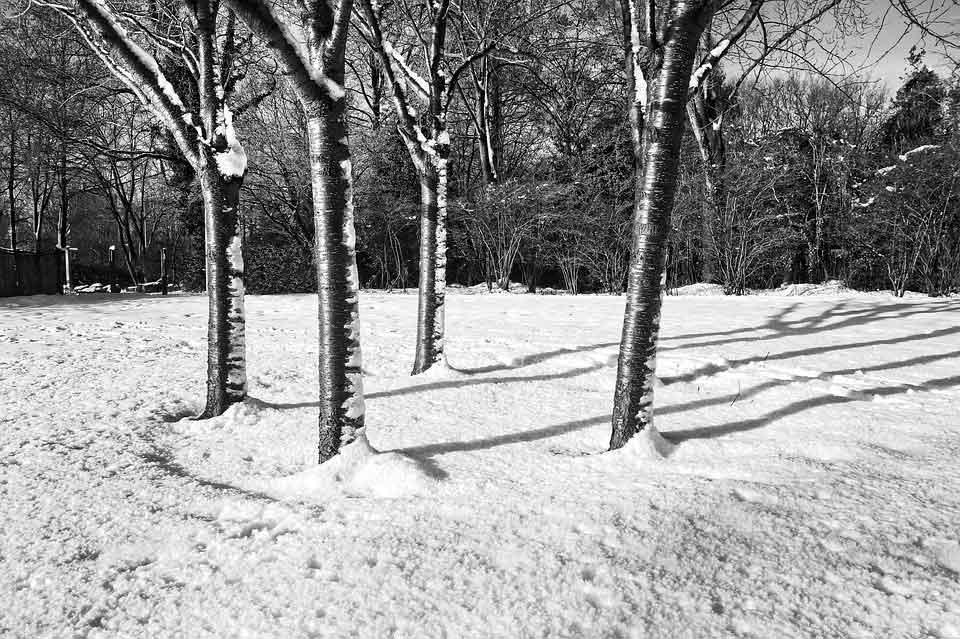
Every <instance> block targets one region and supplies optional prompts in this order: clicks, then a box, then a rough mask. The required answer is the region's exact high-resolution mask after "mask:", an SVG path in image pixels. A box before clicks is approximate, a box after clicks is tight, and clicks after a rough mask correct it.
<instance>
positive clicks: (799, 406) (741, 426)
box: [661, 375, 960, 443]
mask: <svg viewBox="0 0 960 639" xmlns="http://www.w3.org/2000/svg"><path fill="white" fill-rule="evenodd" d="M783 383H785V382H783V381H778V382H769V383H768V386H767V387H771V386H778V385H780V384H783ZM761 386H765V384H762V385H761ZM954 386H960V376H957V375H955V376H951V377H941V378H938V379H928V380H926V381H923V382H916V383H901V384H895V385H893V386H877V387H874V388H866V389H863V390H859V391H856V392H857V395H855V396H852V397H848V396H842V395H821V396H818V397H811V398H809V399H804V400H800V401H797V402H792V403H790V404H787V405H786V406H782V407H780V408H778V409H776V410H773V411H770V412H769V413H767V414H766V415H762V416H760V417H755V418H753V419H744V420H737V421H732V422H727V423H725V424H716V425H714V426H704V427H701V428H687V429H683V430H673V431H666V432H662V433H661V434H662V435H663V436H664V437H665V438H666V439H668V440H669V441H671V442H674V443H681V442H684V441H688V440H691V439H713V438H715V437H721V436H723V435H729V434H731V433H739V432H744V431H748V430H754V429H757V428H762V427H764V426H768V425H770V424H772V423H773V422H775V421H777V420H778V419H782V418H784V417H788V416H790V415H796V414H798V413H802V412H804V411H806V410H810V409H812V408H818V407H820V406H831V405H836V404H848V403H851V402H862V401H869V399H867V398H872V397H873V396H878V397H889V396H892V395H900V394H904V393H907V392H910V391H917V390H924V391H927V390H939V389H945V388H951V387H954ZM755 392H757V391H754V392H753V393H752V394H755ZM682 406H683V405H682Z"/></svg>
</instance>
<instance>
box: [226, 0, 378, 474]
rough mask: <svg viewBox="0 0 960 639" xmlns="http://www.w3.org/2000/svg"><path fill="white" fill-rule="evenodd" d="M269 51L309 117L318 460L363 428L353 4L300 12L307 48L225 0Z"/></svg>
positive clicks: (244, 6)
mask: <svg viewBox="0 0 960 639" xmlns="http://www.w3.org/2000/svg"><path fill="white" fill-rule="evenodd" d="M226 1H227V3H228V4H229V5H230V7H232V8H233V9H234V11H236V12H237V15H239V16H240V18H241V19H242V20H243V21H244V22H245V23H246V24H247V26H248V27H249V28H250V30H251V31H253V32H254V33H256V34H258V35H259V36H260V37H261V38H263V40H264V41H265V42H266V43H267V45H268V46H269V47H270V48H271V49H272V50H273V53H274V56H275V58H276V59H277V61H278V62H279V63H280V65H281V66H283V67H284V68H285V70H286V72H287V73H288V74H289V76H290V78H291V80H292V82H293V87H294V89H295V91H296V93H297V97H298V98H299V99H300V104H301V106H302V107H303V110H304V112H305V114H306V120H307V122H306V124H307V139H308V144H309V148H310V151H309V153H310V177H311V184H312V186H313V207H314V227H315V232H314V238H315V251H316V268H317V295H318V298H319V317H318V320H319V336H320V359H319V367H320V425H319V433H320V437H319V461H320V462H321V463H323V462H325V461H327V460H329V459H331V458H332V457H333V456H334V455H336V454H337V453H338V452H339V451H340V448H341V447H342V446H344V445H346V444H349V443H350V442H352V441H353V440H355V439H356V438H357V437H358V436H359V435H360V434H361V433H362V429H363V426H364V403H363V374H362V370H361V353H360V314H359V306H358V301H359V300H358V296H359V290H360V283H359V280H358V276H357V260H356V250H355V246H356V234H355V231H354V224H353V174H352V170H353V169H352V165H351V159H350V145H349V139H348V130H347V112H346V101H345V100H344V95H345V93H344V88H343V83H344V66H345V63H344V55H345V52H346V43H347V29H348V28H349V26H350V16H351V13H352V11H353V1H352V0H339V2H337V3H336V4H335V5H329V4H327V3H325V2H314V3H312V4H311V5H310V10H309V11H308V12H306V13H305V14H303V25H302V26H303V27H304V30H305V33H306V35H307V38H306V41H307V43H308V45H307V48H306V50H304V49H303V47H301V45H300V44H298V42H299V41H300V40H298V39H297V38H296V36H295V35H294V33H293V32H292V31H291V30H290V29H289V28H288V27H287V26H286V25H285V24H284V21H281V20H280V19H278V17H277V16H276V15H275V14H274V13H273V11H272V10H271V8H270V7H271V4H272V3H270V2H266V1H265V0H226Z"/></svg>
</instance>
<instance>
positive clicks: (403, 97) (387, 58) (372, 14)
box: [360, 0, 425, 148]
mask: <svg viewBox="0 0 960 639" xmlns="http://www.w3.org/2000/svg"><path fill="white" fill-rule="evenodd" d="M360 6H361V7H362V8H363V13H364V17H365V18H366V20H367V26H368V27H369V29H370V32H369V33H368V34H366V36H367V37H369V39H370V45H371V47H372V48H373V50H374V51H375V52H376V53H377V57H378V58H379V59H380V64H381V65H383V75H384V76H385V77H386V78H387V83H388V84H389V85H390V88H391V90H392V92H393V102H394V105H395V106H396V108H397V118H398V119H399V122H397V128H398V129H399V130H400V133H401V134H402V135H403V138H404V141H405V142H406V143H407V146H408V147H410V148H418V147H417V145H416V143H415V142H414V141H416V140H422V139H424V138H425V136H424V135H423V131H422V130H421V128H420V125H419V124H418V123H417V118H416V113H415V111H414V110H413V107H412V106H411V104H410V99H409V98H408V97H407V92H406V91H405V90H404V87H403V83H401V82H400V81H399V79H398V78H397V70H396V65H395V64H394V59H393V57H392V56H391V55H390V54H388V53H387V49H386V46H385V45H386V44H387V43H386V41H385V39H384V37H383V29H381V27H380V16H379V13H378V10H379V5H377V4H376V3H375V2H373V0H360Z"/></svg>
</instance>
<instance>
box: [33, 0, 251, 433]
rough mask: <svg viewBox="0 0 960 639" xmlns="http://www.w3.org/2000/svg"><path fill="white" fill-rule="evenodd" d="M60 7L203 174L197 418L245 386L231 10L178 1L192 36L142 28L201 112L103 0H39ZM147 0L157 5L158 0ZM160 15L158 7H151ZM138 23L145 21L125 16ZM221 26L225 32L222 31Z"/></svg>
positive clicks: (217, 409) (206, 0) (242, 165)
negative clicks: (203, 392)
mask: <svg viewBox="0 0 960 639" xmlns="http://www.w3.org/2000/svg"><path fill="white" fill-rule="evenodd" d="M37 4H40V5H42V6H46V7H51V8H53V9H55V10H57V11H60V12H61V13H62V14H63V15H65V16H66V17H67V18H68V19H69V20H70V21H71V22H72V23H73V24H74V26H76V28H77V29H78V30H79V32H80V33H81V35H82V36H83V38H84V39H85V41H86V42H87V44H88V45H89V47H90V48H91V49H92V50H93V51H94V52H95V53H96V54H97V56H98V57H99V58H100V59H101V61H102V62H103V63H104V64H105V65H106V67H107V69H108V70H109V71H110V72H111V73H112V74H113V75H114V76H115V77H116V78H118V79H119V80H120V81H122V82H123V83H124V84H125V85H127V87H128V88H129V89H130V90H131V91H132V93H133V94H134V95H135V96H136V97H137V98H138V99H139V100H140V102H141V103H142V104H143V105H144V106H145V107H146V108H147V109H149V110H150V111H151V112H152V113H153V115H155V116H156V117H157V119H159V120H160V122H161V123H162V124H163V125H164V127H165V128H166V129H167V130H168V131H169V132H170V134H171V135H172V137H173V139H174V140H175V142H176V144H177V147H178V149H179V151H180V152H181V153H182V154H183V157H184V158H185V159H186V160H187V162H188V163H189V164H190V165H191V167H193V169H194V171H195V172H196V174H197V176H198V177H199V181H200V186H201V192H202V195H203V205H204V218H205V236H206V239H205V243H206V250H205V254H206V264H207V294H208V297H209V320H208V329H207V347H208V353H207V400H206V405H205V407H204V410H203V412H202V413H201V415H200V416H201V417H213V416H216V415H219V414H221V413H223V411H224V410H226V409H227V407H228V406H229V405H230V404H232V403H235V402H238V401H241V400H243V398H244V397H245V396H246V392H247V377H246V363H245V343H244V321H245V320H244V310H243V290H244V283H243V254H242V243H241V234H240V228H239V225H238V206H239V199H240V186H241V184H242V182H243V176H244V174H245V173H246V153H245V151H244V149H243V146H242V145H241V144H240V142H239V140H238V138H237V134H236V130H235V128H234V125H233V112H232V111H231V108H230V106H229V104H228V101H229V98H230V95H231V92H232V88H233V84H234V83H233V81H232V64H233V59H234V56H235V53H236V51H235V47H236V39H235V38H236V36H235V29H234V27H233V18H232V15H231V14H227V15H226V16H223V19H224V22H225V28H224V32H223V34H221V33H218V17H220V14H219V5H218V4H217V3H215V2H212V1H211V0H197V1H196V2H192V1H191V2H184V4H183V5H182V9H183V10H182V12H181V13H179V14H178V13H176V12H174V13H173V15H170V16H162V17H163V19H167V20H173V19H174V18H176V19H180V18H183V19H184V22H185V23H186V24H185V26H184V28H185V31H186V32H187V33H188V34H189V37H185V38H183V39H182V40H181V41H179V42H177V41H176V40H173V39H171V38H167V37H166V36H164V35H161V34H158V33H149V32H147V31H146V30H145V29H144V30H142V32H141V33H140V36H141V37H143V38H145V39H147V40H149V41H150V42H151V43H153V44H154V45H155V46H157V47H158V48H160V49H162V50H164V51H167V50H172V51H174V52H175V53H176V54H177V55H178V56H182V58H183V60H184V61H185V63H186V65H187V67H188V68H189V70H190V72H191V75H192V76H193V79H194V81H195V89H196V93H197V95H198V98H199V99H198V103H199V104H198V106H199V114H194V113H193V112H192V111H191V110H190V108H189V107H188V106H187V105H188V103H189V100H187V99H186V97H185V96H184V95H181V93H180V92H179V91H178V90H177V89H176V88H175V87H174V85H173V84H172V83H171V82H170V81H169V80H168V78H167V77H166V75H165V74H164V72H163V70H162V69H161V66H160V64H159V63H158V61H157V58H156V57H155V56H154V55H152V54H151V53H149V52H148V51H147V50H145V49H144V48H143V46H141V45H140V44H139V43H138V42H137V40H136V38H135V37H134V36H133V35H132V34H131V32H130V31H128V29H127V28H126V27H125V26H123V24H121V18H120V16H118V14H117V13H116V12H115V11H114V10H113V9H112V8H111V7H110V5H108V4H107V2H106V1H105V0H75V1H74V2H68V3H66V4H59V3H56V2H53V1H47V0H38V1H37ZM153 8H156V7H155V6H154V7H153ZM150 17H152V18H157V16H156V15H154V16H150ZM131 22H132V24H134V25H142V24H143V21H142V20H139V19H138V20H133V21H131ZM221 35H223V37H219V36H221Z"/></svg>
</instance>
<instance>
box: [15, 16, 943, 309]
mask: <svg viewBox="0 0 960 639" xmlns="http://www.w3.org/2000/svg"><path fill="white" fill-rule="evenodd" d="M147 4H149V3H147ZM383 10H384V12H385V13H384V18H383V23H384V24H385V25H389V27H390V30H391V32H390V33H389V36H390V38H391V40H392V41H393V42H394V43H395V44H394V49H395V50H396V51H395V55H396V56H397V57H398V59H403V60H407V61H409V62H408V63H409V64H410V65H412V66H415V67H416V66H417V65H420V64H422V63H421V62H420V57H421V56H420V52H419V49H420V43H419V42H418V35H417V34H418V33H419V31H418V30H417V29H416V28H415V26H416V25H417V21H418V20H422V19H423V16H418V15H416V13H415V12H412V11H411V10H410V7H408V6H407V5H406V4H405V3H395V4H387V5H384V9H383ZM161 22H162V21H161ZM169 28H170V29H171V30H174V29H175V25H170V27H169ZM241 28H242V27H241V26H239V25H238V26H237V29H241ZM821 28H822V27H821ZM0 29H2V30H0V48H2V53H0V77H2V78H3V80H2V83H0V178H2V187H3V188H2V193H0V245H2V246H6V247H16V248H17V249H20V250H27V251H34V250H35V251H42V250H45V249H51V248H54V247H62V246H65V245H69V246H71V247H74V248H76V249H78V250H77V251H76V252H75V253H74V254H73V258H72V260H73V282H74V284H78V283H92V282H104V283H112V282H118V283H121V284H123V285H131V284H141V283H144V282H149V281H154V280H158V279H159V278H160V276H161V273H160V268H161V251H162V250H163V251H165V253H166V259H165V270H166V273H165V275H166V276H167V279H168V280H170V281H171V282H174V283H177V284H181V285H182V286H183V287H184V288H187V289H191V290H201V289H203V287H204V260H203V214H202V202H201V196H200V191H199V188H198V187H197V184H196V181H195V180H194V179H193V175H192V172H191V171H190V170H189V168H188V166H187V165H186V163H185V162H184V160H183V158H182V157H181V156H180V154H179V152H178V151H177V148H176V145H175V144H173V142H172V141H171V139H170V135H169V133H168V132H167V131H165V130H164V129H163V127H161V126H160V125H159V124H157V122H156V121H155V119H154V118H153V117H152V116H151V115H150V114H149V113H147V112H145V111H144V110H143V108H142V106H141V105H140V103H139V102H138V101H137V99H136V96H134V95H132V93H131V91H130V90H129V89H128V88H127V87H125V86H124V85H123V84H122V83H120V82H119V81H118V80H116V79H115V78H114V77H113V76H112V75H110V74H109V73H108V72H107V71H106V70H105V69H104V68H103V67H102V65H101V64H100V62H99V61H98V60H97V59H96V57H95V56H94V54H93V53H91V52H90V51H89V49H88V47H87V46H86V44H85V43H84V42H83V41H82V39H81V37H80V35H79V34H78V33H77V32H76V31H75V30H74V29H73V28H72V26H71V25H70V24H69V22H68V21H67V20H66V19H65V18H64V17H63V16H62V15H60V14H58V13H56V12H54V11H44V10H32V11H29V12H26V13H22V14H17V15H13V16H8V17H7V18H6V19H4V20H3V21H2V22H0ZM620 30H621V24H620V19H619V17H618V15H617V11H616V7H615V5H614V4H611V3H584V2H564V3H561V4H558V5H556V6H551V7H545V8H542V9H540V8H532V9H531V7H529V6H527V5H525V4H524V3H519V4H517V5H512V4H506V3H501V2H491V3H483V4H480V3H477V4H476V5H475V6H474V5H470V6H468V5H467V4H466V3H465V4H464V5H463V6H462V7H461V8H460V13H459V14H458V18H457V20H455V21H454V24H453V28H452V29H451V33H450V35H449V39H450V40H451V42H450V43H449V44H448V48H449V50H450V51H451V55H459V56H460V57H461V58H464V57H466V56H468V55H469V54H470V52H471V51H475V50H481V49H483V47H486V46H488V47H489V49H488V51H487V53H486V55H484V56H483V57H482V58H481V59H478V60H477V61H476V62H475V63H473V64H472V65H470V66H469V68H467V69H465V72H464V73H463V74H462V75H461V76H460V77H459V78H458V79H457V83H456V86H455V87H454V90H453V91H452V96H451V100H450V105H449V112H448V114H447V116H446V126H447V130H448V131H449V137H450V140H451V142H450V151H449V153H450V159H449V168H448V180H449V192H448V199H449V219H448V222H447V223H448V253H447V282H448V283H454V284H460V285H466V286H472V285H476V284H478V283H486V284H487V285H488V286H489V287H491V288H493V287H496V286H500V287H507V286H508V285H509V282H510V281H522V282H524V283H525V284H526V285H527V286H528V287H529V289H530V290H531V291H534V290H537V289H538V288H548V287H549V288H552V289H560V290H566V291H569V292H571V293H578V292H614V293H617V292H622V291H623V290H624V287H625V284H626V277H627V270H628V265H629V258H630V250H631V232H632V219H633V216H632V206H633V197H634V193H633V179H634V167H633V162H634V160H633V156H632V154H631V148H630V144H631V141H630V127H629V122H628V121H627V120H626V118H625V117H624V105H625V103H626V88H625V87H626V83H625V81H624V77H623V62H622V58H621V56H620V55H619V54H618V51H619V47H620V46H621V43H620V41H621V39H622V33H621V32H620ZM818 34H820V35H821V36H822V32H819V31H815V30H814V27H812V26H811V27H810V28H809V32H807V33H804V34H802V35H803V38H802V40H803V42H802V43H801V45H797V46H793V47H792V48H790V49H789V51H788V53H789V55H786V54H784V55H780V56H770V57H769V59H767V60H766V61H765V67H763V68H759V69H751V70H752V73H750V72H745V69H746V68H747V67H746V65H745V64H744V63H742V62H740V61H738V60H737V59H736V58H732V59H731V60H730V61H726V60H725V61H724V63H723V64H722V65H718V67H717V68H715V69H714V70H712V71H711V74H710V78H709V82H706V83H705V86H706V89H705V90H704V99H703V100H700V101H699V102H698V106H699V108H700V112H701V116H702V117H704V118H706V120H705V122H704V123H702V124H703V125H704V126H703V127H702V129H701V130H698V129H699V128H694V127H691V126H688V127H687V131H686V132H685V133H684V141H683V151H682V155H681V168H680V171H679V186H678V191H677V198H676V201H675V203H674V207H673V214H672V230H671V235H670V239H669V247H668V258H667V264H668V265H667V282H668V285H669V286H671V287H675V286H682V285H686V284H691V283H695V282H715V283H719V284H721V285H722V286H723V287H724V290H725V291H727V292H728V293H733V294H739V293H743V292H744V291H746V290H747V289H750V288H770V287H776V286H779V285H781V284H783V283H796V282H822V281H825V280H832V279H836V280H841V281H842V282H844V283H845V284H846V285H847V286H850V287H853V288H857V289H865V290H873V289H892V290H894V291H895V292H896V293H898V294H902V293H903V292H904V291H906V290H917V291H922V292H925V293H928V294H931V295H942V294H946V293H949V292H953V291H956V290H957V289H958V287H960V204H958V201H957V195H958V191H960V185H958V179H957V178H958V169H957V167H958V166H960V156H958V153H960V83H958V80H957V78H956V77H953V78H949V77H940V76H938V75H937V74H936V73H935V72H933V71H931V70H930V69H928V68H927V67H926V66H925V65H924V58H923V54H922V51H921V50H919V49H918V50H917V51H916V52H915V54H914V55H912V56H911V59H910V60H908V61H905V64H904V66H905V69H906V71H905V76H904V78H903V79H902V83H901V84H900V86H899V87H896V88H895V91H894V92H890V91H888V88H887V87H884V86H883V85H881V84H880V83H878V82H874V81H869V80H867V79H865V76H859V75H845V74H843V73H839V72H837V71H832V72H830V73H828V72H827V71H825V69H826V68H828V66H829V65H828V63H827V62H826V61H827V60H830V59H831V58H832V57H838V56H840V52H841V51H842V46H840V45H839V44H835V45H833V49H831V50H830V51H829V52H828V54H829V55H828V54H824V53H822V52H821V53H820V54H818V55H814V54H813V53H812V52H813V51H814V49H815V47H814V46H813V40H814V39H816V38H817V37H818ZM168 37H170V36H169V34H167V35H166V36H164V34H156V37H154V38H153V40H152V41H151V42H145V43H144V44H145V46H146V45H149V46H152V47H153V48H154V49H155V50H156V51H157V52H158V54H157V55H158V56H159V58H160V59H161V60H163V61H164V64H165V65H166V67H167V68H165V72H166V73H167V75H168V76H170V77H172V78H174V80H173V81H174V82H176V78H177V76H178V73H179V74H181V75H183V74H186V73H187V70H186V69H185V68H184V64H183V62H182V61H180V60H178V59H177V57H176V55H175V54H174V52H173V49H172V48H171V49H170V50H169V51H168V50H166V49H167V48H168ZM823 46H824V47H825V46H826V45H823ZM236 55H237V56H238V57H239V58H242V63H243V64H242V68H243V70H244V71H243V73H242V74H241V75H240V76H239V77H237V78H236V82H237V85H236V88H235V91H236V95H237V96H238V98H237V99H236V103H237V105H238V106H237V107H236V108H235V109H234V114H235V119H236V121H237V127H238V129H239V130H240V131H241V132H242V135H243V138H244V148H245V150H246V153H247V155H248V156H249V158H250V162H249V167H250V169H249V172H248V174H247V175H246V178H245V180H244V184H243V189H242V197H241V201H242V205H241V207H240V211H241V216H242V223H241V226H242V233H243V239H244V243H245V246H244V252H245V260H246V285H247V290H248V291H249V292H252V293H279V292H306V291H313V290H315V287H316V284H315V276H314V269H313V268H311V267H310V264H311V263H312V260H313V256H312V246H313V243H314V237H313V235H314V228H313V202H312V194H311V177H310V168H309V162H308V154H307V138H306V123H305V116H304V113H303V110H302V109H301V107H300V105H299V104H298V102H297V98H296V96H295V94H294V90H293V89H292V87H291V86H290V82H289V81H288V80H287V79H286V78H285V77H284V76H283V74H282V73H281V71H280V70H279V69H278V67H277V64H276V63H275V62H274V61H273V59H272V58H271V56H270V55H269V53H268V52H267V51H266V50H265V48H264V46H263V45H262V44H261V43H260V42H259V41H258V40H257V39H255V38H252V37H251V36H250V35H249V34H241V36H240V37H239V39H238V46H237V51H236ZM818 56H819V57H818ZM347 60H348V65H347V67H348V69H347V78H346V80H347V81H346V88H347V98H346V99H347V105H348V113H349V121H350V122H349V123H350V142H351V148H352V154H353V169H354V199H355V215H356V226H357V261H358V268H359V274H360V282H361V285H362V286H364V287H374V288H383V289H391V288H410V287H416V285H417V280H418V245H419V226H418V210H419V186H418V178H417V171H416V169H415V167H414V165H413V162H412V160H411V159H410V156H409V154H408V153H407V149H405V147H404V142H403V139H402V138H401V136H399V135H398V134H397V114H396V108H395V107H394V105H393V103H392V102H391V100H390V94H389V85H388V82H387V80H386V78H385V77H384V74H383V69H382V66H381V64H380V63H379V61H378V60H377V57H376V55H374V54H373V53H372V52H371V50H370V47H369V46H368V43H367V42H365V41H364V35H363V32H358V31H356V30H354V31H353V32H352V33H351V34H350V41H349V43H348V54H347ZM24 70H29V71H30V73H24ZM694 111H696V108H695V109H694ZM691 117H693V116H691ZM697 133H706V134H707V138H708V139H707V140H706V141H704V140H701V139H700V137H701V136H698V135H697ZM711 134H712V135H711ZM711 138H712V139H711ZM718 147H719V148H718ZM711 154H712V155H711ZM11 220H13V221H14V223H13V224H11ZM111 247H112V248H111Z"/></svg>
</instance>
